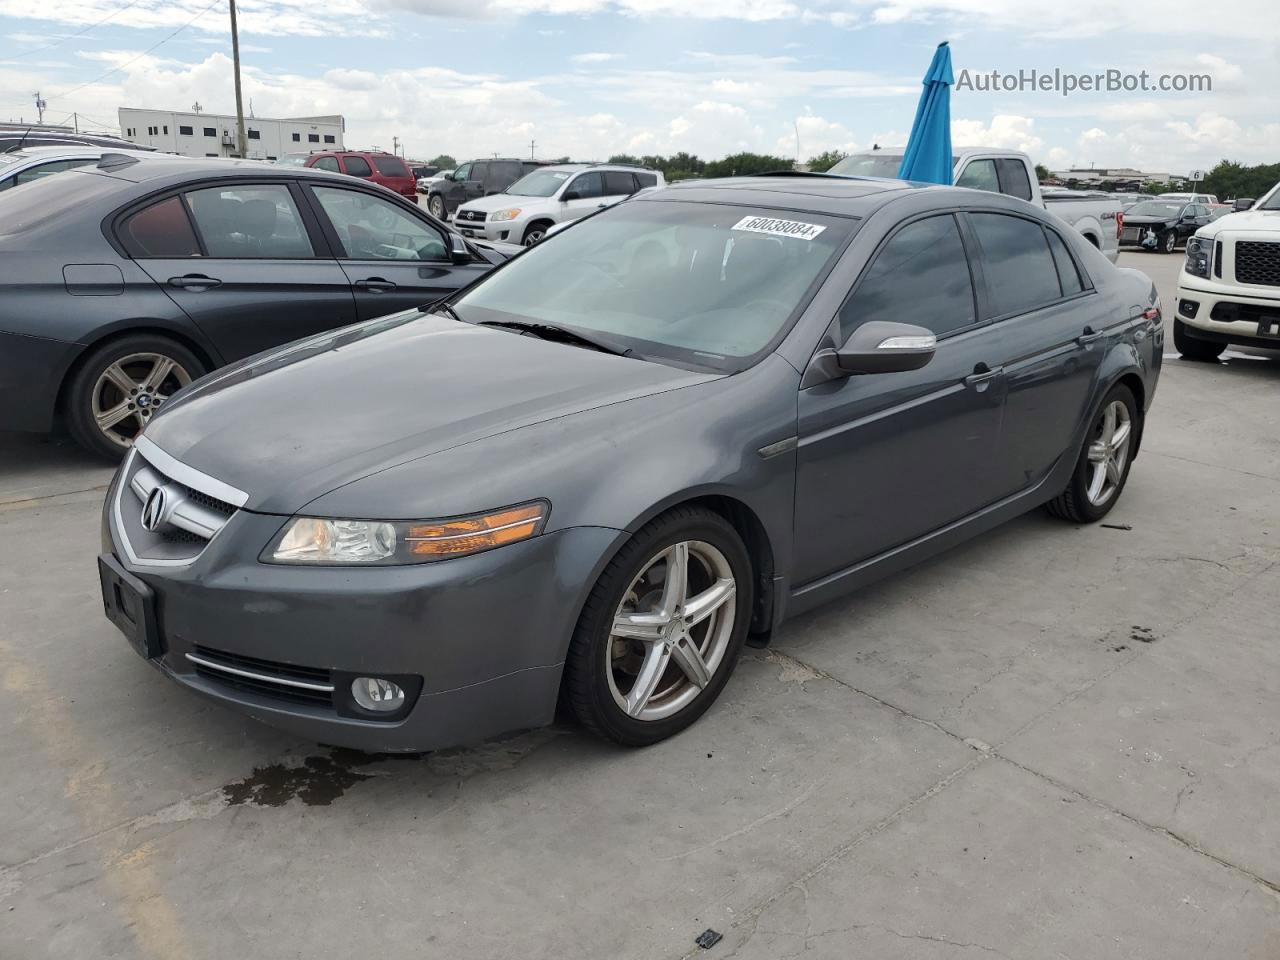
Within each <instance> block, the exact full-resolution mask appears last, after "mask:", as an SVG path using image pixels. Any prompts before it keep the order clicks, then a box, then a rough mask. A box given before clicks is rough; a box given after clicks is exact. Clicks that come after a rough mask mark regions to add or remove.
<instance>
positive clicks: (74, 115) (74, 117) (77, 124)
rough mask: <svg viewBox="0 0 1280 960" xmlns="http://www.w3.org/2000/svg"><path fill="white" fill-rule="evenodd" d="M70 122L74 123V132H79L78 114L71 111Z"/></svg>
mask: <svg viewBox="0 0 1280 960" xmlns="http://www.w3.org/2000/svg"><path fill="white" fill-rule="evenodd" d="M71 123H72V124H73V125H74V127H75V131H76V133H79V132H80V114H78V113H73V114H72V115H71Z"/></svg>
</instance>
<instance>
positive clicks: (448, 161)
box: [431, 153, 458, 170]
mask: <svg viewBox="0 0 1280 960" xmlns="http://www.w3.org/2000/svg"><path fill="white" fill-rule="evenodd" d="M457 165H458V161H457V160H455V159H453V157H451V156H449V155H448V154H447V153H442V154H440V156H438V157H436V158H435V159H434V160H432V161H431V166H433V167H439V168H440V169H441V170H452V169H453V168H455V167H457Z"/></svg>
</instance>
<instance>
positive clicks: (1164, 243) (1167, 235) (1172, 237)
mask: <svg viewBox="0 0 1280 960" xmlns="http://www.w3.org/2000/svg"><path fill="white" fill-rule="evenodd" d="M1160 249H1161V250H1163V251H1164V252H1165V253H1173V251H1175V250H1176V249H1178V232H1177V231H1176V230H1166V231H1165V232H1164V236H1162V237H1161V238H1160Z"/></svg>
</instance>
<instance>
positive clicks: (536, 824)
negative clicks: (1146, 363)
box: [0, 254, 1280, 960]
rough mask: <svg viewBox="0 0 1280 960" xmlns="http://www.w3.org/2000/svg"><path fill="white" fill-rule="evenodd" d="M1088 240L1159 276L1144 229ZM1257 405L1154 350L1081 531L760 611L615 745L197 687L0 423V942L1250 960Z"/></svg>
mask: <svg viewBox="0 0 1280 960" xmlns="http://www.w3.org/2000/svg"><path fill="white" fill-rule="evenodd" d="M1123 262H1124V263H1125V264H1127V265H1132V266H1137V267H1138V268H1140V269H1145V270H1147V271H1149V272H1150V273H1151V274H1152V275H1153V277H1155V279H1156V280H1157V282H1158V283H1159V285H1160V288H1161V291H1162V295H1163V299H1164V302H1165V303H1166V304H1170V303H1171V302H1172V300H1173V283H1174V278H1175V271H1176V270H1177V268H1178V265H1179V264H1180V262H1181V257H1180V256H1178V257H1163V256H1156V255H1130V254H1125V255H1124V260H1123ZM1169 352H1170V353H1172V346H1171V345H1170V347H1169ZM1278 397H1280V362H1277V361H1274V360H1268V359H1259V358H1254V357H1245V356H1239V355H1233V356H1232V357H1231V359H1230V360H1229V361H1228V362H1226V363H1221V364H1217V365H1201V364H1191V363H1186V362H1183V361H1180V360H1178V359H1176V358H1171V359H1169V360H1168V361H1167V362H1166V365H1165V371H1164V375H1163V377H1162V380H1161V384H1160V388H1159V391H1158V394H1157V396H1156V398H1155V407H1154V409H1153V411H1152V415H1151V419H1150V422H1149V426H1148V431H1147V437H1146V445H1145V448H1144V450H1143V452H1142V455H1141V456H1140V457H1139V459H1138V460H1137V462H1136V465H1135V467H1134V470H1133V473H1132V476H1131V478H1130V482H1129V487H1128V490H1127V491H1126V493H1125V495H1124V498H1123V500H1122V501H1121V502H1120V504H1119V505H1118V507H1117V508H1116V509H1115V510H1114V511H1113V512H1112V514H1111V515H1110V517H1109V518H1108V525H1107V526H1091V527H1073V526H1070V525H1067V524H1064V523H1062V522H1059V521H1055V520H1053V519H1050V518H1049V517H1047V516H1045V515H1043V514H1041V513H1038V512H1037V513H1034V514H1031V515H1028V516H1025V517H1023V518H1022V519H1020V520H1018V521H1016V522H1014V523H1011V524H1009V525H1008V526H1007V527H1005V528H1004V529H1001V530H999V531H996V532H994V533H992V534H990V535H987V536H984V537H982V538H981V539H979V540H977V541H975V542H973V543H971V544H969V545H967V546H964V547H962V548H959V549H956V550H954V551H952V552H951V553H949V554H947V555H946V556H944V557H942V558H940V559H938V560H936V561H934V562H931V563H929V564H927V565H925V566H922V567H920V568H917V569H915V570H913V571H911V572H909V573H907V574H905V575H901V576H898V577H896V578H894V579H892V580H890V581H887V582H885V583H883V584H882V585H879V586H876V587H873V588H871V589H868V590H865V591H863V592H862V593H860V594H858V595H855V596H853V597H850V598H849V599H847V600H845V601H842V602H837V603H835V604H832V605H830V606H828V607H826V608H824V609H822V610H820V611H818V612H816V613H814V614H812V615H809V616H806V617H804V618H802V619H800V620H797V621H795V622H793V623H790V624H788V625H787V626H786V628H785V629H783V631H782V632H781V634H780V635H779V636H778V637H777V638H776V642H775V643H774V645H773V647H772V648H771V649H768V650H763V651H760V650H751V651H748V656H747V658H746V660H745V661H744V662H743V663H742V664H741V666H740V667H739V670H738V673H737V675H736V676H735V678H734V680H733V682H732V683H731V684H730V685H729V688H728V690H727V691H726V693H725V695H724V697H723V698H722V699H721V701H720V703H719V704H718V705H717V706H716V707H715V708H714V709H713V710H712V711H711V712H710V713H709V714H708V715H707V716H706V717H705V718H704V719H703V720H702V721H701V722H699V723H698V724H697V725H696V726H695V727H694V728H693V729H691V730H690V731H688V732H687V733H685V734H684V735H682V736H680V737H678V738H676V739H675V740H674V741H671V742H668V743H665V744H662V745H660V746H657V747H654V748H651V749H648V750H644V751H637V752H631V751H624V750H619V749H615V748H613V747H610V746H606V745H604V744H602V743H599V742H596V741H594V740H592V739H590V738H588V737H587V736H585V735H583V734H581V733H579V732H577V731H574V730H564V729H553V730H544V731H537V732H532V733H528V734H524V735H520V736H516V737H513V738H510V739H507V740H505V741H502V742H497V743H492V744H488V745H486V746H484V747H481V748H479V749H474V750H460V751H452V752H447V753H438V754H433V755H429V756H421V757H413V758H407V759H404V758H402V759H385V758H378V757H369V756H363V755H359V754H350V753H345V752H334V751H330V750H327V749H323V748H321V747H318V746H317V745H315V744H312V743H302V742H296V741H293V740H291V739H289V738H287V737H285V736H282V735H280V734H277V733H275V732H273V731H271V730H269V729H266V728H264V727H261V726H258V725H256V724H254V723H253V722H252V721H249V720H246V719H244V718H242V717H240V716H238V715H236V714H233V713H230V712H228V711H225V710H223V709H222V708H219V707H217V706H213V705H210V704H208V703H206V702H204V701H203V700H201V699H198V698H196V697H194V696H192V695H190V694H188V693H187V692H185V691H183V690H181V689H179V688H178V687H177V686H175V685H174V684H172V683H170V682H168V681H166V680H165V679H164V678H163V677H162V676H161V675H160V674H158V673H157V672H156V671H154V670H151V669H149V668H147V667H146V666H145V665H144V664H142V663H141V662H140V661H139V660H138V658H137V656H136V655H135V654H134V653H133V652H132V651H131V650H130V649H129V647H128V646H127V645H126V644H125V642H124V640H123V638H122V637H120V636H119V635H118V634H117V632H116V631H115V629H114V628H113V627H112V626H110V625H109V624H108V623H107V622H106V620H104V619H103V617H102V611H101V606H100V603H99V600H98V595H97V591H98V584H97V576H96V573H95V569H94V562H93V557H94V554H95V552H96V549H97V543H98V509H99V503H100V501H101V498H102V487H103V484H105V483H106V481H107V477H108V473H109V471H108V470H106V469H104V468H102V467H101V466H100V465H98V464H96V463H94V462H93V461H91V460H89V459H87V458H86V457H84V456H83V455H81V454H79V453H78V452H77V451H76V450H75V449H74V448H72V447H71V446H70V445H69V444H67V443H65V442H49V441H45V440H41V439H30V438H20V437H12V436H9V437H3V438H0V684H2V685H3V691H4V693H3V697H2V698H0V731H3V735H2V736H0V771H2V776H0V957H3V958H6V960H26V958H46V957H47V958H74V960H85V958H95V960H98V958H111V957H122V958H149V960H200V958H209V960H214V958H232V957H235V958H246V960H250V958H260V957H262V958H265V957H271V958H276V957H307V958H317V957H318V958H329V957H352V956H359V957H375V956H379V957H380V956H386V957H441V958H450V960H453V958H457V957H462V956H471V957H479V958H485V960H489V958H507V957H510V958H521V960H528V958H544V957H545V958H555V960H576V958H584V960H585V958H592V960H596V958H601V957H606V958H636V960H639V958H645V960H651V958H672V960H675V958H682V957H687V956H691V955H698V956H701V955H703V953H702V951H700V950H699V948H698V947H696V946H695V944H694V939H695V937H697V936H698V935H699V934H700V933H702V931H704V930H706V929H708V928H711V929H714V930H716V931H719V932H721V933H722V934H723V935H724V939H723V940H722V941H721V942H720V943H719V944H717V945H715V946H714V947H712V948H711V949H710V950H709V951H707V952H706V954H705V955H706V956H708V957H711V958H714V957H719V958H727V957H737V958H740V960H766V958H767V960H780V958H783V957H794V956H798V955H801V954H803V955H805V956H806V957H813V958H818V960H821V958H832V960H835V958H841V960H845V958H864V957H865V958H875V960H893V958H908V957H910V958H926V960H927V958H935V957H957V958H960V957H973V958H978V957H1003V958H1019V960H1021V958H1037V960H1038V958H1050V957H1054V958H1067V957H1070V958H1077V960H1098V958H1110V957H1117V958H1118V957H1124V958H1148V957H1149V958H1154V960H1179V958H1188V960H1192V958H1193V960H1207V958H1217V957H1231V958H1252V960H1275V958H1277V957H1280V816H1277V809H1280V808H1278V806H1277V803H1278V801H1277V797H1278V796H1280V705H1278V701H1277V691H1280V643H1278V642H1277V631H1276V625H1277V622H1278V620H1277V616H1276V602H1277V597H1278V596H1280V566H1277V564H1280V508H1278V507H1277V503H1278V502H1280V404H1278V403H1277V398H1278Z"/></svg>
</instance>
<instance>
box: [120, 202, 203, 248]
mask: <svg viewBox="0 0 1280 960" xmlns="http://www.w3.org/2000/svg"><path fill="white" fill-rule="evenodd" d="M120 233H121V236H120V239H121V241H122V242H123V243H124V245H125V246H126V247H127V248H128V249H129V252H130V253H132V254H133V255H134V256H136V257H198V256H200V244H199V243H198V242H197V241H196V235H195V231H193V230H192V229H191V221H190V220H189V219H188V218H187V210H186V207H184V206H183V205H182V200H181V198H179V197H169V198H168V199H166V200H161V201H160V202H159V203H153V204H152V205H151V206H149V207H146V208H145V209H143V210H139V211H138V212H137V213H135V214H133V215H132V216H131V217H129V219H127V220H126V221H125V222H124V224H123V225H122V226H121V230H120Z"/></svg>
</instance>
